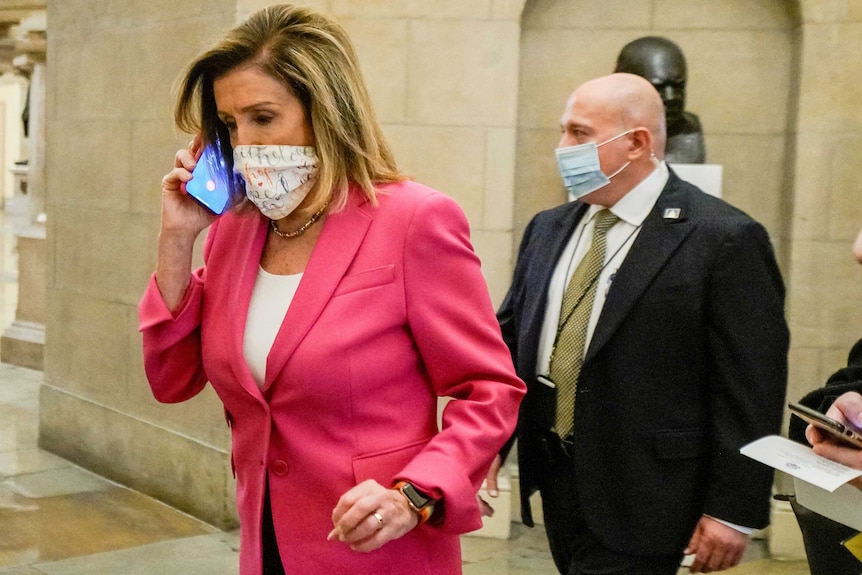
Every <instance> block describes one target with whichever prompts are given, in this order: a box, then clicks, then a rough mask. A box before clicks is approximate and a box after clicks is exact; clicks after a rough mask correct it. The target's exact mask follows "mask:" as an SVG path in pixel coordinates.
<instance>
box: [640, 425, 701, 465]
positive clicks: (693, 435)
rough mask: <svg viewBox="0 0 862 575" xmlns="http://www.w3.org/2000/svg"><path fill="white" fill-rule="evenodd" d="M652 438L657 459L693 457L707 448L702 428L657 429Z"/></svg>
mask: <svg viewBox="0 0 862 575" xmlns="http://www.w3.org/2000/svg"><path fill="white" fill-rule="evenodd" d="M653 439H654V449H655V454H656V457H658V458H659V459H694V458H696V457H701V456H703V455H705V454H706V453H707V451H708V448H709V443H708V441H707V436H706V432H705V431H704V430H702V429H690V430H669V431H657V432H656V433H655V435H654V436H653Z"/></svg>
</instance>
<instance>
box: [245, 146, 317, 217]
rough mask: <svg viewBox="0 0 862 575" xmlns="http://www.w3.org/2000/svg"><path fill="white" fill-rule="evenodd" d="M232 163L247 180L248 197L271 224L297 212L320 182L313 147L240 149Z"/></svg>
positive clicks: (246, 190) (254, 147)
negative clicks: (272, 221)
mask: <svg viewBox="0 0 862 575" xmlns="http://www.w3.org/2000/svg"><path fill="white" fill-rule="evenodd" d="M233 161H234V170H236V171H237V172H239V173H240V174H241V175H242V178H243V180H245V195H246V197H248V199H249V200H251V201H252V203H254V205H255V206H257V209H259V210H260V211H261V213H262V214H263V215H264V216H266V217H268V218H269V219H271V220H280V219H281V218H283V217H285V216H287V215H288V214H290V213H291V212H292V211H293V210H295V209H296V207H297V206H298V205H299V204H301V203H302V200H304V199H305V196H307V195H308V192H309V191H311V188H313V187H314V184H315V182H317V175H318V171H319V165H318V160H317V152H316V151H315V149H314V147H313V146H237V147H235V148H234V150H233Z"/></svg>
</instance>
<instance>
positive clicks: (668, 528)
mask: <svg viewBox="0 0 862 575" xmlns="http://www.w3.org/2000/svg"><path fill="white" fill-rule="evenodd" d="M560 126H561V131H562V137H561V139H560V142H559V148H557V150H556V155H557V160H558V164H559V167H560V172H561V175H562V177H563V181H564V183H565V185H566V187H567V188H568V190H569V192H570V194H572V195H573V196H575V197H577V198H579V199H578V200H577V201H574V202H570V203H567V204H565V205H563V206H560V207H558V208H554V209H551V210H547V211H544V212H541V213H539V214H538V215H536V216H535V218H533V220H532V221H531V222H530V224H529V225H528V226H527V229H526V230H525V232H524V237H523V241H522V243H521V247H520V252H519V255H518V261H517V264H516V267H515V272H514V278H513V280H512V286H511V288H510V290H509V293H508V295H507V296H506V299H505V301H504V302H503V305H502V306H501V308H500V310H499V313H498V319H499V321H500V325H501V328H502V330H503V335H504V337H505V339H506V342H507V344H508V345H509V348H510V350H511V352H512V355H513V358H514V360H515V365H516V367H517V369H518V374H519V375H520V376H521V377H522V378H523V379H524V380H525V381H526V382H527V384H528V389H529V391H528V393H527V396H526V398H525V400H524V402H523V403H522V405H521V411H520V419H519V428H518V435H517V437H518V442H517V443H518V462H519V469H520V487H521V502H522V515H523V519H524V523H526V524H527V525H532V513H531V509H530V502H529V497H530V495H531V494H533V493H534V492H535V491H536V490H539V491H540V492H541V495H542V503H543V513H544V521H545V528H546V530H547V534H548V539H549V542H550V547H551V551H552V553H553V556H554V560H555V562H556V564H557V567H558V569H559V571H560V573H562V574H563V575H578V574H581V573H598V572H601V573H607V574H609V573H631V574H635V573H636V574H638V575H651V574H657V575H658V574H667V575H672V574H675V573H676V572H677V568H678V565H679V564H680V560H681V559H682V558H683V554H684V553H689V554H693V555H694V556H695V557H694V562H693V564H692V566H691V571H692V572H710V571H719V570H722V569H726V568H728V567H731V566H733V565H736V564H737V563H738V562H739V560H740V558H741V556H742V553H743V551H744V549H745V547H746V544H747V542H748V534H749V533H750V531H751V530H752V529H753V528H760V527H764V526H765V525H766V523H767V521H768V516H769V499H770V488H771V484H772V473H771V471H770V470H769V468H767V467H766V466H763V465H760V464H758V463H756V462H754V461H753V460H750V459H747V458H745V457H743V456H741V455H740V454H739V448H740V447H741V446H743V445H745V444H746V443H748V442H750V441H752V440H754V439H756V438H759V437H761V436H764V435H768V434H772V433H778V432H779V430H780V426H781V420H782V410H783V403H784V394H785V386H786V378H787V349H788V331H787V326H786V323H785V319H784V285H783V282H782V279H781V275H780V273H779V270H778V266H777V265H776V261H775V257H774V253H773V249H772V246H771V244H770V241H769V237H768V236H767V233H766V231H765V230H764V228H763V227H762V226H761V225H760V224H758V223H757V222H755V221H754V220H752V219H751V218H750V217H748V216H747V215H746V214H744V213H743V212H741V211H739V210H738V209H736V208H734V207H732V206H729V205H728V204H726V203H724V202H723V201H721V200H720V199H716V198H714V197H711V196H709V195H707V194H705V193H703V192H702V191H700V190H699V189H697V188H696V187H694V186H692V185H691V184H688V183H686V182H684V181H682V180H680V179H679V178H678V177H677V176H676V175H675V174H674V173H673V170H671V169H669V168H668V166H667V165H666V164H665V163H664V161H663V154H664V144H665V138H666V132H665V120H664V107H663V105H662V101H661V98H660V97H659V95H658V93H657V92H656V90H655V89H654V88H653V87H652V85H651V84H650V83H649V82H647V81H646V80H645V79H644V78H641V77H640V76H637V75H633V74H613V75H610V76H606V77H602V78H598V79H595V80H592V81H590V82H587V83H585V84H583V85H582V86H580V87H579V88H578V89H577V90H576V91H575V92H574V93H573V94H572V96H571V97H570V98H569V100H568V102H567V103H566V106H565V110H564V112H563V116H562V119H561V122H560ZM602 248H603V249H602ZM572 398H573V399H572ZM489 483H490V485H491V486H492V487H493V485H494V484H495V473H494V471H492V473H491V474H490V475H489ZM597 569H599V570H597Z"/></svg>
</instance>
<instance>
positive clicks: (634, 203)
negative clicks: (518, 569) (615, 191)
mask: <svg viewBox="0 0 862 575" xmlns="http://www.w3.org/2000/svg"><path fill="white" fill-rule="evenodd" d="M669 177H670V174H669V172H668V169H667V164H666V163H665V162H664V161H661V162H658V164H657V165H656V169H655V170H653V171H652V173H651V174H650V175H648V176H647V177H646V178H644V179H643V180H642V181H641V182H640V183H639V184H638V185H636V186H635V187H634V188H632V189H631V190H630V191H629V192H628V193H627V194H626V195H624V196H623V197H622V198H620V200H619V201H618V202H617V203H616V204H614V206H613V207H612V208H610V210H611V212H612V213H613V214H614V215H615V216H617V217H618V218H619V219H621V220H622V221H624V222H626V223H627V224H631V225H633V226H639V225H641V224H643V223H644V220H645V219H646V218H647V216H648V215H649V213H650V212H651V211H652V209H653V206H655V203H656V202H657V201H658V197H659V196H660V195H661V191H662V190H663V189H664V186H665V184H667V180H668V178H669ZM603 209H605V207H604V206H597V205H592V206H590V209H589V211H588V212H587V219H586V221H589V220H590V219H591V218H592V217H593V216H594V215H596V213H597V212H598V211H599V210H603Z"/></svg>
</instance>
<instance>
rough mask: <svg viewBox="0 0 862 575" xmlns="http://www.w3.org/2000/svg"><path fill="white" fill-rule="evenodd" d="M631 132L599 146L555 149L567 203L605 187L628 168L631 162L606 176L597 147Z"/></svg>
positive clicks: (614, 138)
mask: <svg viewBox="0 0 862 575" xmlns="http://www.w3.org/2000/svg"><path fill="white" fill-rule="evenodd" d="M633 131H634V130H627V131H625V132H623V133H621V134H617V135H616V136H614V137H613V138H611V139H609V140H605V141H604V142H602V143H601V144H596V143H595V142H587V143H586V144H579V145H577V146H568V147H566V148H557V149H556V151H555V152H556V155H557V165H558V166H559V168H560V175H561V176H562V177H563V184H564V185H565V186H566V190H568V193H569V201H571V202H573V201H575V200H578V199H580V198H583V197H584V196H586V195H587V194H590V193H592V192H595V191H596V190H598V189H599V188H603V187H605V186H607V185H608V184H610V183H611V178H613V177H614V176H616V175H617V174H619V173H620V172H622V171H623V170H625V169H626V168H627V167H628V165H629V164H630V163H631V162H626V163H625V164H623V166H622V167H621V168H620V169H619V170H617V171H616V172H614V173H613V174H611V175H610V176H606V175H605V173H604V172H602V168H601V165H600V163H599V146H604V145H605V144H607V143H608V142H613V141H614V140H616V139H617V138H622V137H623V136H625V135H626V134H628V133H630V132H633Z"/></svg>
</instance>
